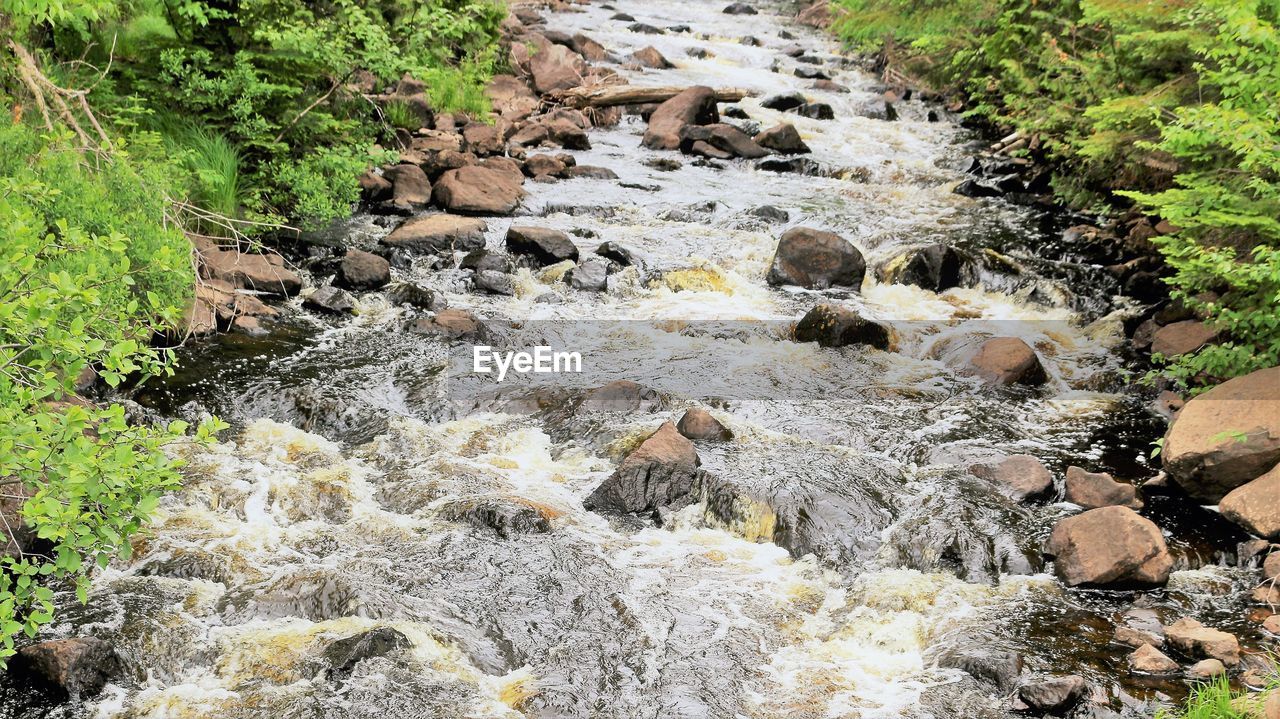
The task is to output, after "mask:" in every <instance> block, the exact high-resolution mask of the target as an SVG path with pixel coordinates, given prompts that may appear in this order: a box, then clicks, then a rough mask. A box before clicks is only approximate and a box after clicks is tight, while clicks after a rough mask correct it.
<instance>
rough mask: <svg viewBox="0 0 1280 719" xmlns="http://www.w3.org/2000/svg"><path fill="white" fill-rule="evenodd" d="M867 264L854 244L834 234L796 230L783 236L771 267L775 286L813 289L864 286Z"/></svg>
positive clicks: (803, 229) (791, 230)
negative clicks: (795, 286) (796, 286)
mask: <svg viewBox="0 0 1280 719" xmlns="http://www.w3.org/2000/svg"><path fill="white" fill-rule="evenodd" d="M866 272H867V263H866V261H865V260H863V259H862V253H861V252H859V251H858V248H856V247H854V246H853V244H852V243H850V242H849V241H848V240H846V239H844V238H843V237H841V236H839V235H837V234H835V233H834V232H825V231H823V230H815V229H812V228H809V227H793V228H791V229H789V230H787V231H786V232H784V233H783V234H782V237H781V238H780V239H779V240H778V249H777V252H776V253H775V254H774V256H773V264H772V265H771V266H770V267H769V276H768V281H769V284H771V285H798V286H800V287H806V288H809V289H826V288H828V287H833V286H842V287H853V288H855V289H857V288H859V287H861V286H862V280H863V277H864V276H865V275H866Z"/></svg>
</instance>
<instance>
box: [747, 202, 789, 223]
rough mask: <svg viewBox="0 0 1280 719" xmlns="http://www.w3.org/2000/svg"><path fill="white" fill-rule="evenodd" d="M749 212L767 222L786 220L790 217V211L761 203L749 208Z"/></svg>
mask: <svg viewBox="0 0 1280 719" xmlns="http://www.w3.org/2000/svg"><path fill="white" fill-rule="evenodd" d="M751 214H752V215H754V216H756V217H759V218H760V219H762V220H767V221H769V222H787V221H788V220H790V219H791V213H789V212H787V211H786V210H783V209H779V208H777V207H774V206H773V205H761V206H759V207H756V208H754V209H752V210H751Z"/></svg>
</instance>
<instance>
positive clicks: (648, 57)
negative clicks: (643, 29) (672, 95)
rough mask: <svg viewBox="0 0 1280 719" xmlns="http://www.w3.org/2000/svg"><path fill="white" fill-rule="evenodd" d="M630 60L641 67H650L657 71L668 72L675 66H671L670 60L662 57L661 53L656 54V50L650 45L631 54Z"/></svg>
mask: <svg viewBox="0 0 1280 719" xmlns="http://www.w3.org/2000/svg"><path fill="white" fill-rule="evenodd" d="M631 60H632V61H633V62H635V63H637V64H639V65H640V66H641V67H651V68H655V69H657V70H669V69H671V68H673V67H675V65H672V64H671V61H670V60H668V59H667V58H665V57H663V56H662V53H660V52H658V48H656V47H654V46H652V45H649V46H648V47H642V48H640V49H639V50H636V51H635V52H633V53H631Z"/></svg>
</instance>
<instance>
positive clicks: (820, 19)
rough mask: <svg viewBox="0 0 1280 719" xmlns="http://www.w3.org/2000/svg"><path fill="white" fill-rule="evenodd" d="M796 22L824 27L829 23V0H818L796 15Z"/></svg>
mask: <svg viewBox="0 0 1280 719" xmlns="http://www.w3.org/2000/svg"><path fill="white" fill-rule="evenodd" d="M796 22H798V23H800V24H801V25H808V26H810V27H819V28H824V27H828V26H830V25H831V9H830V7H829V0H818V1H817V2H815V3H813V4H812V5H810V6H809V7H807V8H805V9H804V10H801V11H800V14H798V15H796Z"/></svg>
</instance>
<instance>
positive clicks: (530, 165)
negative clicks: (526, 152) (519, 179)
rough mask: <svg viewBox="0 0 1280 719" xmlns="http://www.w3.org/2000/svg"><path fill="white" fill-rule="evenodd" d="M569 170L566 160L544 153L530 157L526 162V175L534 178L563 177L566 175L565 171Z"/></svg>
mask: <svg viewBox="0 0 1280 719" xmlns="http://www.w3.org/2000/svg"><path fill="white" fill-rule="evenodd" d="M568 169H569V168H568V167H566V166H565V163H564V160H561V159H560V158H558V157H554V156H552V155H547V154H544V153H538V154H536V155H530V156H529V157H527V158H526V159H525V161H524V174H526V175H528V176H529V177H534V178H537V177H544V176H551V177H561V176H563V175H564V174H565V170H568Z"/></svg>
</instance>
